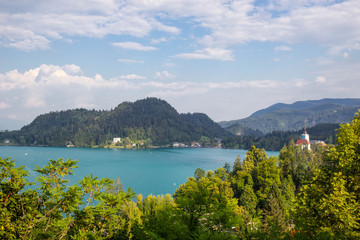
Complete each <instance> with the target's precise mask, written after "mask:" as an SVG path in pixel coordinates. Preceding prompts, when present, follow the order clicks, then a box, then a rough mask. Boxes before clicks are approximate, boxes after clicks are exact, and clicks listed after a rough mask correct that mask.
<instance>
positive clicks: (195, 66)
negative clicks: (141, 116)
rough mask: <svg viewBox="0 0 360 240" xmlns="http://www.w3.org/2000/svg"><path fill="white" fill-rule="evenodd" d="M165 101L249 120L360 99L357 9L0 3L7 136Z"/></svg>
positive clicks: (137, 1)
mask: <svg viewBox="0 0 360 240" xmlns="http://www.w3.org/2000/svg"><path fill="white" fill-rule="evenodd" d="M146 97H158V98H161V99H164V100H166V101H168V102H169V103H170V104H171V105H172V106H174V107H175V108H176V109H177V110H178V111H179V112H181V113H186V112H191V113H192V112H203V113H206V114H208V115H209V116H210V117H211V118H212V119H214V120H215V121H221V120H233V119H240V118H243V117H247V116H249V115H250V114H251V113H253V112H255V111H256V110H259V109H261V108H265V107H268V106H270V105H272V104H274V103H277V102H284V103H293V102H295V101H299V100H308V99H321V98H348V97H349V98H350V97H351V98H358V97H360V1H359V0H344V1H341V0H232V1H225V0H76V1H70V0H51V1H48V0H33V1H28V0H11V1H9V0H0V130H4V129H17V128H20V127H21V126H23V125H25V124H28V123H30V122H31V121H32V120H33V119H34V118H35V117H36V116H37V115H39V114H43V113H47V112H50V111H59V110H66V109H74V108H89V109H93V108H94V109H106V110H109V109H111V108H114V107H116V106H117V105H118V104H119V103H121V102H123V101H136V100H138V99H142V98H146Z"/></svg>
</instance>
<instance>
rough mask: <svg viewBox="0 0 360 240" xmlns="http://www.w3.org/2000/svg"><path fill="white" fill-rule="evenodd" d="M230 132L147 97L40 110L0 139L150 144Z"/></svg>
mask: <svg viewBox="0 0 360 240" xmlns="http://www.w3.org/2000/svg"><path fill="white" fill-rule="evenodd" d="M229 135H230V133H228V132H226V131H225V130H224V129H222V128H221V127H220V126H219V125H218V124H217V123H215V122H213V121H212V120H211V119H210V118H209V117H208V116H207V115H205V114H201V113H194V114H179V113H178V112H177V111H176V110H175V109H174V108H173V107H171V106H170V105H169V104H168V103H167V102H165V101H163V100H160V99H156V98H147V99H143V100H138V101H136V102H134V103H131V102H124V103H121V104H119V105H118V106H117V107H116V108H115V109H112V110H110V111H95V110H86V109H75V110H67V111H61V112H51V113H47V114H43V115H40V116H38V117H37V118H35V120H34V121H33V122H32V123H30V124H29V125H27V126H24V127H23V128H21V130H19V131H4V132H0V142H3V141H6V140H7V141H9V142H10V143H11V144H20V145H37V146H38V145H42V146H66V145H67V144H68V143H71V144H72V145H75V146H76V147H91V146H96V145H97V146H105V145H108V144H109V143H111V141H112V139H113V138H115V137H121V138H125V137H127V138H129V139H131V140H145V142H146V143H147V144H149V145H165V144H171V143H173V142H191V141H199V140H200V139H201V137H207V138H210V139H213V138H222V137H224V136H229Z"/></svg>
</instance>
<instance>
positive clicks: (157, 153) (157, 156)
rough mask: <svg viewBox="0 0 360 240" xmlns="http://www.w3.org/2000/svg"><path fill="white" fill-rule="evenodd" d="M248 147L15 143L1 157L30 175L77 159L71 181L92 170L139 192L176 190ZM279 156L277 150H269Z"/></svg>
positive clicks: (0, 149) (2, 150)
mask: <svg viewBox="0 0 360 240" xmlns="http://www.w3.org/2000/svg"><path fill="white" fill-rule="evenodd" d="M246 151H247V150H238V149H237V150H234V149H231V150H230V149H218V148H178V149H172V148H161V149H144V150H123V149H92V148H58V147H15V146H0V157H2V158H7V157H11V158H12V159H15V164H16V166H20V165H24V166H25V167H26V170H28V171H29V172H30V175H31V179H34V178H35V177H36V172H34V171H33V169H34V168H35V165H38V166H44V165H46V164H47V163H48V160H49V159H53V160H56V159H58V158H63V159H68V158H71V159H74V160H77V161H78V166H79V168H77V169H75V174H74V175H73V176H70V177H69V180H70V181H71V183H72V184H74V183H76V182H77V181H79V180H80V179H82V178H83V177H84V176H87V175H89V174H90V173H92V174H93V176H97V177H99V178H102V177H108V178H111V179H117V178H118V177H119V178H120V180H121V182H122V184H123V185H124V189H126V188H128V187H131V188H132V189H133V190H134V191H135V193H136V194H140V193H141V194H143V196H147V195H149V194H151V193H152V194H154V195H160V194H167V193H170V194H173V193H174V192H175V190H176V188H178V187H179V186H180V185H181V184H183V183H185V182H186V180H187V178H188V177H190V176H193V175H194V172H195V170H196V169H197V168H202V169H204V170H215V169H217V168H219V167H222V166H224V164H225V162H228V163H230V164H231V165H232V164H233V162H234V161H235V159H236V157H237V156H238V155H239V154H240V156H241V158H244V157H245V156H246ZM267 153H268V155H269V156H273V155H274V156H277V155H278V152H267Z"/></svg>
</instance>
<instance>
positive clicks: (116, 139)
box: [112, 138, 121, 144]
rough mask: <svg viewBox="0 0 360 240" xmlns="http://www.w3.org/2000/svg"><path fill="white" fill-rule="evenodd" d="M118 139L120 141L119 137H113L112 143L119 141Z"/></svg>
mask: <svg viewBox="0 0 360 240" xmlns="http://www.w3.org/2000/svg"><path fill="white" fill-rule="evenodd" d="M120 141H121V138H114V139H113V142H112V143H113V144H116V143H117V142H120Z"/></svg>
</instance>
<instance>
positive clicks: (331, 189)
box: [296, 112, 360, 239]
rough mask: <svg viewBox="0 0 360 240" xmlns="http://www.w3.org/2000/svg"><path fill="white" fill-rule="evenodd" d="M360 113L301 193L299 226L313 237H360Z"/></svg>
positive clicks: (342, 131)
mask: <svg viewBox="0 0 360 240" xmlns="http://www.w3.org/2000/svg"><path fill="white" fill-rule="evenodd" d="M359 156H360V112H359V113H357V114H356V115H355V118H354V120H353V121H352V123H348V124H344V125H342V126H341V129H340V131H339V133H338V138H337V146H335V147H333V148H331V149H330V150H329V151H328V152H327V153H326V154H325V156H324V158H323V163H322V164H321V165H320V167H319V169H318V170H317V171H316V172H315V176H314V177H313V179H311V181H309V182H308V184H306V185H305V186H304V187H303V188H302V189H301V192H300V195H299V199H298V202H297V207H296V214H297V224H298V225H299V226H300V227H301V228H302V229H304V230H307V231H309V233H310V234H311V235H312V236H314V235H316V234H320V233H321V232H327V233H329V234H330V235H332V236H337V237H340V238H348V239H356V238H360V188H359V186H360V157H359Z"/></svg>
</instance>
